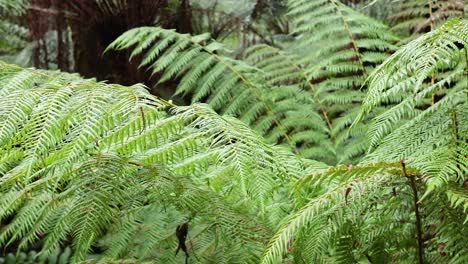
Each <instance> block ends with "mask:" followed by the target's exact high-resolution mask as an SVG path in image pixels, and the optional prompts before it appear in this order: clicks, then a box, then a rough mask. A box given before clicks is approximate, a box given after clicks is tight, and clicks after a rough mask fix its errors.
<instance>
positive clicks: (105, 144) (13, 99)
mask: <svg viewBox="0 0 468 264" xmlns="http://www.w3.org/2000/svg"><path fill="white" fill-rule="evenodd" d="M0 82H1V83H2V86H1V89H0V94H1V97H0V117H1V119H0V120H2V121H1V123H0V138H1V141H0V142H1V143H0V144H1V145H0V146H1V147H0V153H1V154H0V156H1V157H2V163H1V164H2V165H1V166H0V169H1V171H0V175H1V183H0V184H1V186H2V190H4V191H2V193H1V199H0V202H1V208H2V209H1V211H0V216H1V219H2V221H3V222H4V223H5V226H4V227H3V228H2V231H1V232H0V242H1V243H2V244H3V245H8V244H10V243H12V242H16V241H18V242H19V247H18V249H25V248H27V247H28V246H29V245H31V243H33V242H35V241H38V240H41V238H42V237H43V236H45V238H44V247H43V249H42V254H45V255H47V254H50V253H51V252H53V250H54V249H56V248H58V247H59V246H60V245H63V244H64V243H68V242H69V241H70V240H69V239H70V237H71V238H72V239H71V241H70V242H71V245H72V249H73V254H72V257H71V259H72V262H78V261H81V260H84V259H86V258H88V256H89V253H90V250H91V247H92V246H95V245H96V243H97V242H98V241H99V238H100V237H102V236H103V235H105V234H106V233H109V232H111V231H112V230H120V229H121V228H122V225H124V226H125V228H126V230H127V231H128V235H126V236H124V237H123V238H120V239H116V240H112V242H111V243H110V244H107V245H108V246H104V247H103V248H102V250H104V252H106V250H107V248H109V250H111V249H112V251H110V252H113V253H110V252H109V254H104V255H105V256H108V257H110V258H111V259H113V258H119V257H124V256H126V257H129V258H130V259H131V258H134V257H135V255H133V254H132V251H130V254H129V255H128V254H125V253H124V252H121V251H119V250H118V248H117V249H116V246H117V245H120V249H122V250H127V246H125V245H130V244H129V243H130V242H131V238H132V234H133V233H132V230H138V228H139V227H140V226H141V221H143V219H144V218H141V217H142V216H145V215H146V214H145V213H144V212H145V210H146V208H154V206H158V208H160V210H161V209H162V208H164V207H171V208H173V209H171V210H170V211H171V212H174V213H176V212H178V213H176V214H175V215H176V216H177V215H178V216H177V217H176V218H170V219H172V221H181V220H182V219H181V218H180V216H185V217H188V218H186V219H193V220H191V221H193V222H192V223H197V224H196V226H198V223H200V225H205V224H206V223H207V221H208V223H210V222H211V223H212V225H209V227H206V228H205V230H204V231H203V233H202V234H200V235H199V236H197V237H196V238H193V239H192V240H191V241H192V243H193V244H196V245H197V246H200V247H199V248H200V250H201V251H200V252H197V253H198V255H199V256H198V257H201V258H203V257H204V255H203V254H212V253H213V250H217V249H218V247H216V248H213V247H211V249H210V250H206V249H205V250H202V248H203V247H202V244H197V243H198V242H197V241H200V243H213V241H218V243H221V245H223V242H222V241H224V239H225V238H227V237H230V240H227V241H231V242H229V243H241V244H246V245H248V246H246V247H244V248H239V250H240V251H242V250H248V251H251V253H250V254H248V253H247V254H246V255H245V256H246V259H249V261H247V262H255V261H254V260H255V259H256V258H258V256H259V254H260V252H261V248H262V244H261V243H259V241H262V240H265V239H266V233H265V232H266V230H268V229H269V227H268V225H269V224H268V221H267V219H268V218H269V216H271V217H278V216H275V215H274V214H270V213H269V212H268V211H267V210H266V209H265V208H266V206H269V207H271V206H273V207H275V206H280V205H281V204H278V203H276V204H271V203H272V202H273V201H274V200H272V199H273V198H272V197H273V195H274V194H275V193H277V191H276V189H277V187H276V186H278V185H280V183H284V184H288V182H289V181H291V180H292V179H294V178H296V177H299V176H300V175H301V174H302V173H303V171H304V167H303V165H302V164H303V162H301V160H299V159H296V158H294V157H293V156H292V154H289V153H288V152H287V151H284V150H282V149H280V148H278V147H273V146H271V145H268V144H267V143H265V141H264V140H263V139H262V138H261V137H260V136H258V135H257V134H256V133H253V132H252V131H251V130H250V129H248V127H246V126H245V125H244V124H242V123H241V122H239V121H236V120H234V119H232V118H229V117H220V116H219V115H217V114H215V112H213V111H212V110H210V109H209V108H208V107H206V106H204V105H193V106H190V107H181V108H179V107H176V106H173V105H172V104H170V103H168V102H166V101H163V100H160V99H157V98H155V97H152V96H151V95H149V94H148V93H147V92H146V90H145V89H144V87H142V86H138V85H136V86H133V87H123V86H119V85H108V84H104V83H98V82H96V81H93V80H83V79H81V78H79V77H78V76H76V75H71V74H65V73H59V72H46V71H39V70H32V69H22V68H19V67H17V66H12V65H8V64H4V63H2V64H0ZM239 136H240V137H239ZM253 157H255V158H253ZM175 175H186V176H185V177H182V176H175ZM252 175H263V176H262V177H252ZM232 182H235V183H236V184H233V185H231V187H230V189H229V190H226V189H223V188H222V186H226V185H227V184H228V183H232ZM252 186H255V191H252V190H253V187H252ZM221 194H222V195H224V196H225V197H222V196H221ZM259 194H260V195H259ZM231 199H233V200H239V201H241V203H238V204H237V205H235V206H232V205H231V204H229V203H227V201H229V200H231ZM247 205H249V206H247ZM252 205H255V206H253V207H252ZM32 208H33V209H32ZM247 209H248V210H247ZM174 210H175V211H174ZM273 211H275V210H273ZM275 212H276V211H275ZM142 213H143V215H142V216H138V215H140V214H142ZM174 213H173V215H174ZM134 214H136V215H134ZM162 214H164V213H162ZM283 214H284V213H283ZM135 217H136V218H135ZM169 217H170V216H169ZM280 217H281V216H280ZM127 219H128V220H127ZM132 219H134V220H132ZM254 219H257V220H258V221H257V220H254ZM119 226H120V227H119ZM170 227H171V226H167V227H166V228H170ZM172 227H173V226H172ZM114 228H117V229H114ZM135 228H137V229H135ZM252 228H253V229H252ZM262 229H263V230H265V231H261V230H262ZM191 230H192V229H191ZM194 230H196V227H194ZM252 230H255V231H253V232H252ZM165 232H168V234H171V233H173V232H174V229H170V230H168V229H166V231H165ZM200 232H201V231H200ZM252 233H253V234H255V235H254V236H255V238H253V237H252V236H253V235H252ZM150 238H152V239H150V240H149V241H145V243H148V245H155V247H158V245H159V243H158V242H157V241H159V239H161V238H160V237H157V236H154V237H150ZM174 239H175V237H173V236H172V237H171V239H170V240H168V241H172V243H169V244H168V245H169V246H166V247H165V246H162V247H161V248H160V249H159V250H163V251H162V252H163V253H162V255H160V256H159V257H158V256H156V257H157V258H161V259H166V258H170V259H174V256H173V255H172V250H173V249H172V246H171V245H174V244H173V243H174ZM198 239H200V240H198ZM203 241H205V242H203ZM210 241H211V242H210ZM114 243H117V244H114ZM161 245H163V244H161ZM226 247H227V244H226V246H223V247H219V249H220V250H226ZM223 248H224V249H223ZM227 248H228V247H227ZM150 252H152V250H151V251H148V253H150ZM164 252H166V253H164ZM215 252H216V251H215ZM232 254H240V253H236V252H232ZM249 255H250V257H247V256H249ZM145 256H146V255H142V256H141V257H142V258H144V257H145ZM147 257H155V256H154V255H148V256H147ZM107 260H109V259H107Z"/></svg>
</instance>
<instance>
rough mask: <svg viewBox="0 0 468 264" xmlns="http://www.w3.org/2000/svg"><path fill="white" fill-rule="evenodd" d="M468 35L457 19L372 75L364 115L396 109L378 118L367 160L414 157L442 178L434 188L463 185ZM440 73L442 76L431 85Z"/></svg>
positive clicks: (466, 24) (467, 27)
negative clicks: (386, 107) (381, 107)
mask: <svg viewBox="0 0 468 264" xmlns="http://www.w3.org/2000/svg"><path fill="white" fill-rule="evenodd" d="M467 36H468V22H467V21H466V20H460V19H455V20H451V21H449V22H447V23H446V24H445V25H444V26H442V27H441V28H439V29H437V30H435V31H433V32H431V33H428V34H426V35H424V36H422V37H420V38H418V39H416V40H414V41H412V42H410V43H409V44H407V45H406V46H405V47H403V48H402V49H401V50H399V51H398V52H396V53H395V54H394V55H392V56H391V57H390V58H389V59H388V60H387V61H386V62H385V63H383V64H382V65H381V66H379V68H378V69H377V70H376V71H375V72H374V73H373V74H372V75H371V76H370V77H369V86H370V89H369V92H368V94H367V96H366V99H365V100H364V103H363V108H362V109H363V114H365V113H369V112H371V111H372V110H373V109H374V108H375V107H377V106H379V105H383V104H389V103H391V104H395V106H393V107H391V108H390V109H389V110H388V111H385V112H384V113H382V114H381V115H379V116H377V117H376V118H375V122H374V123H373V124H372V126H371V128H370V130H369V137H370V141H371V148H372V149H373V151H372V152H371V153H370V155H368V156H367V158H366V159H367V160H373V161H375V160H382V159H383V158H385V159H387V160H400V159H409V160H411V161H412V162H414V166H417V167H418V168H419V169H421V170H422V172H423V173H425V174H426V175H428V176H429V175H430V176H432V177H436V178H433V179H432V180H431V182H433V183H434V184H437V185H439V184H442V183H443V182H445V183H446V182H449V181H451V180H456V181H461V182H463V180H464V179H463V177H464V176H463V175H466V172H467V169H468V163H467V162H466V154H467V153H466V149H467V144H466V140H467V139H466V135H467V133H466V131H467V122H466V121H467V120H466V117H467V111H468V104H467V89H466V88H467V87H468V80H467V78H466V76H467V46H468V38H467ZM440 72H441V73H440ZM434 74H436V76H438V78H436V79H435V80H434V81H433V82H432V83H430V82H426V80H428V79H429V80H430V79H431V78H432V76H434ZM436 179H437V180H436ZM432 187H434V186H432ZM432 187H431V188H432Z"/></svg>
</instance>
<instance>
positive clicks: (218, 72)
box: [109, 27, 327, 158]
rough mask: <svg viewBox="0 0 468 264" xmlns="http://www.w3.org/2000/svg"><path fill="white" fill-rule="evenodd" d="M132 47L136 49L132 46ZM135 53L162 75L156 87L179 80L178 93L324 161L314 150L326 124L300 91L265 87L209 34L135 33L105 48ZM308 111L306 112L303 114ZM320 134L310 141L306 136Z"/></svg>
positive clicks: (257, 71)
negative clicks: (229, 55) (132, 49)
mask: <svg viewBox="0 0 468 264" xmlns="http://www.w3.org/2000/svg"><path fill="white" fill-rule="evenodd" d="M133 46H134V47H133ZM130 47H132V48H134V51H133V53H132V56H136V55H138V54H140V53H142V52H143V53H144V58H143V60H142V62H141V65H142V66H149V68H150V69H152V70H153V73H157V72H160V71H163V74H162V76H161V78H160V83H161V82H164V81H166V80H168V79H171V78H174V77H177V78H180V83H179V86H178V88H177V93H178V94H185V95H190V96H191V98H192V101H193V102H197V101H204V102H207V103H208V104H210V105H211V106H212V107H213V108H214V109H215V110H217V111H219V112H221V113H225V114H229V115H234V116H236V117H238V118H239V119H240V120H242V121H244V122H245V123H247V124H249V125H250V126H251V127H253V128H254V129H255V130H257V131H259V132H260V133H262V134H264V135H265V137H266V138H267V139H269V140H270V141H271V142H278V143H284V144H285V145H289V147H290V148H292V150H294V151H296V152H297V153H301V154H303V156H305V157H316V158H326V157H327V153H326V152H325V153H323V152H322V153H321V152H320V151H318V148H317V146H323V145H324V144H322V142H321V140H324V139H325V138H326V136H323V132H324V131H326V125H325V124H324V122H323V121H322V120H321V119H320V117H319V116H318V115H317V114H316V113H315V111H314V105H313V102H312V101H311V100H310V98H309V95H307V94H306V93H305V92H304V91H302V89H301V87H298V86H294V85H289V86H277V85H272V83H268V82H267V81H266V80H265V76H264V74H263V72H262V71H261V69H258V68H257V67H254V66H251V65H249V64H247V63H245V62H243V61H240V60H235V59H232V58H230V57H227V56H225V55H223V54H224V53H227V52H228V51H227V50H226V49H225V48H223V46H222V45H221V44H220V43H217V42H215V41H212V40H210V39H209V35H200V36H195V37H191V36H188V35H183V34H179V33H176V32H174V31H172V30H166V29H162V28H157V27H154V28H137V29H133V30H130V31H128V32H126V33H125V34H123V35H122V36H121V37H119V38H118V39H117V40H116V41H115V42H114V43H112V44H111V45H110V46H109V49H118V50H119V49H125V48H130ZM304 109H306V112H304ZM309 130H312V131H314V130H318V132H316V134H317V136H316V137H314V138H306V137H305V136H306V135H307V131H309Z"/></svg>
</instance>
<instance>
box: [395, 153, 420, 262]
mask: <svg viewBox="0 0 468 264" xmlns="http://www.w3.org/2000/svg"><path fill="white" fill-rule="evenodd" d="M400 163H401V167H402V169H403V176H405V177H406V178H408V179H409V181H410V186H411V189H412V190H413V199H414V212H415V214H416V233H417V237H418V263H419V264H424V241H423V239H422V227H421V215H420V214H419V198H418V190H417V189H416V182H415V180H414V177H415V176H414V175H408V174H407V173H406V166H405V160H401V161H400Z"/></svg>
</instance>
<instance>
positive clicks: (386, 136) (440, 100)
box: [263, 20, 468, 263]
mask: <svg viewBox="0 0 468 264" xmlns="http://www.w3.org/2000/svg"><path fill="white" fill-rule="evenodd" d="M467 25H468V24H467V22H466V20H452V21H450V22H448V23H446V24H445V25H444V26H442V27H441V28H440V29H437V30H435V31H434V32H432V33H429V34H426V35H424V36H422V37H420V38H418V39H416V40H414V41H412V42H410V43H409V44H407V45H406V46H405V47H403V48H402V49H401V50H399V51H397V52H396V53H395V54H394V55H392V56H391V57H390V58H388V59H387V60H386V61H385V62H384V63H383V64H382V65H381V66H379V67H378V68H377V69H376V70H375V71H374V72H373V73H371V74H370V76H369V91H368V92H367V95H366V97H365V99H364V102H363V106H362V113H361V118H362V115H365V114H367V113H369V112H371V111H373V110H375V109H377V108H379V107H380V106H385V105H393V106H392V107H389V108H388V109H387V110H386V111H384V112H383V113H381V114H380V115H378V116H377V117H376V118H375V119H374V123H373V124H372V126H371V129H370V131H369V138H370V142H371V150H370V153H369V154H368V155H367V156H366V157H365V158H364V160H363V161H362V162H361V163H360V164H358V165H357V166H348V167H341V168H340V167H338V168H330V169H329V170H326V171H325V172H316V173H314V174H312V176H311V177H307V178H304V179H302V180H300V181H298V183H297V185H298V186H299V187H298V190H297V191H296V192H295V193H296V194H297V195H298V196H299V199H298V200H297V201H298V205H297V207H298V208H300V209H298V210H297V211H296V213H294V214H292V215H291V216H290V217H288V218H286V219H285V222H284V223H283V225H282V227H281V228H280V230H279V231H278V232H277V234H276V235H275V236H274V237H273V239H272V240H271V241H270V243H269V245H268V247H267V250H266V252H265V253H264V256H263V263H276V261H277V260H278V259H282V258H283V257H284V256H288V254H287V253H293V254H292V257H293V259H294V261H295V262H296V261H297V262H298V263H315V262H317V263H320V262H324V263H331V262H333V263H334V262H337V263H352V262H359V261H370V262H378V263H391V262H394V261H398V262H403V261H404V262H408V263H415V262H416V261H418V260H417V258H416V256H417V252H419V251H420V250H418V249H417V248H418V246H417V244H419V245H420V246H419V247H422V248H423V249H422V250H423V253H422V258H423V259H425V261H427V262H428V263H463V262H466V261H467V260H468V252H467V251H466V250H465V249H464V248H461V247H460V245H465V244H466V243H467V242H468V241H467V235H468V234H467V232H466V228H464V225H465V224H466V221H467V220H466V219H467V215H466V205H467V203H466V188H467V186H466V175H467V168H468V166H467V160H466V156H467V152H466V150H467V149H468V148H467V145H466V141H467V139H466V135H467V133H466V126H467V122H466V121H467V120H466V117H467V116H468V115H467V102H468V100H467V94H466V92H467V89H466V88H467V87H468V86H467V83H466V82H467V79H466V76H467V72H466V58H467V57H466V47H467V43H468V42H467V38H466V36H468V34H467ZM439 70H441V71H443V72H444V74H440V78H438V79H436V82H435V83H434V84H433V85H427V82H425V80H427V79H430V78H431V76H432V73H434V72H437V71H439ZM433 94H435V95H436V96H437V97H436V101H435V102H434V103H433V104H432V105H430V106H429V107H428V106H427V102H428V101H429V102H431V100H434V99H433V98H434V97H433V96H432V95H433ZM429 104H430V103H429ZM382 161H385V162H386V163H379V162H382ZM398 161H400V163H402V164H398ZM388 162H391V163H388ZM404 164H408V165H410V166H411V167H412V168H410V169H408V170H406V169H405V166H404ZM407 178H408V179H407ZM407 181H408V182H409V184H407ZM374 184H376V185H374ZM325 186H327V187H325ZM410 187H411V188H410ZM411 189H412V190H411ZM418 193H420V194H423V193H424V195H422V197H421V196H419V197H418ZM415 204H418V205H420V208H419V209H417V208H416V207H415V206H414V205H415ZM415 211H416V213H414V212H415ZM415 214H416V215H419V217H420V215H422V216H423V220H422V224H421V223H420V222H419V224H418V221H419V220H418V221H417V220H416V219H415ZM441 215H447V217H442V219H441V217H440V216H441ZM417 226H420V230H422V231H417V228H416V227H417ZM417 232H420V234H419V235H420V237H421V238H420V239H414V237H415V234H416V233H417ZM390 234H391V235H390ZM423 235H424V236H423ZM450 236H452V238H453V239H449V238H448V237H450ZM424 237H425V238H424ZM391 238H394V239H391ZM361 241H363V243H361ZM364 241H365V242H364ZM292 245H297V248H296V247H295V246H292ZM382 248H385V251H382V250H381V249H382ZM419 263H421V260H419ZM424 263H425V262H424Z"/></svg>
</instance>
